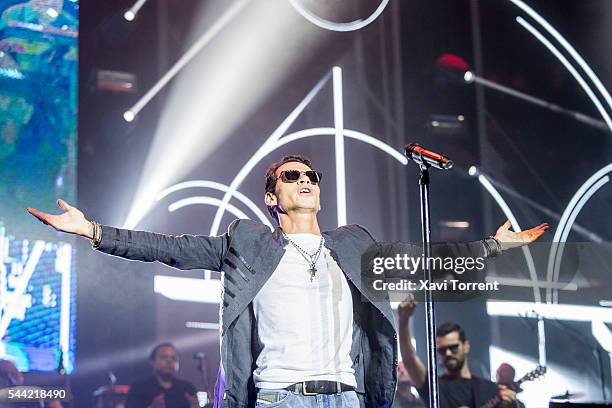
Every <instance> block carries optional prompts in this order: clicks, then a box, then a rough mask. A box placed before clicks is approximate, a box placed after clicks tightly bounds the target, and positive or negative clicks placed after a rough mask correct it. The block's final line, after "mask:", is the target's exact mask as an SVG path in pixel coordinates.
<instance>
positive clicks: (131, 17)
mask: <svg viewBox="0 0 612 408" xmlns="http://www.w3.org/2000/svg"><path fill="white" fill-rule="evenodd" d="M123 18H125V19H126V20H127V21H134V19H135V18H136V13H134V12H133V11H132V10H128V11H126V12H125V13H124V14H123Z"/></svg>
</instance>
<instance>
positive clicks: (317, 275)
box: [28, 156, 547, 407]
mask: <svg viewBox="0 0 612 408" xmlns="http://www.w3.org/2000/svg"><path fill="white" fill-rule="evenodd" d="M321 177H322V175H321V173H319V172H317V171H315V170H314V168H313V166H312V164H311V162H310V161H309V160H308V159H306V158H304V157H303V156H286V157H284V158H283V159H282V160H281V161H280V162H278V163H275V164H274V165H272V166H271V167H270V168H269V169H268V171H267V173H266V187H265V194H264V201H265V204H266V206H267V207H268V210H269V212H270V214H271V215H272V216H273V217H274V219H275V220H276V221H277V223H278V227H277V228H276V230H274V231H270V229H269V228H268V227H267V226H266V225H264V224H262V223H260V222H257V221H252V220H236V221H234V222H233V223H232V224H231V225H230V226H229V229H228V232H227V233H225V234H223V235H221V236H217V237H209V236H202V235H197V236H194V235H182V236H167V235H161V234H154V233H149V232H141V231H127V230H122V229H117V228H112V227H108V226H101V225H99V224H98V223H95V222H92V221H88V220H87V219H86V218H85V216H84V215H83V213H82V212H81V211H79V210H78V209H76V208H74V207H71V206H70V205H68V204H67V203H66V202H64V201H62V200H60V201H59V206H60V207H61V208H62V209H63V210H64V213H63V214H61V215H51V214H46V213H42V212H40V211H38V210H35V209H29V210H28V211H30V213H31V214H32V215H34V216H35V217H37V218H38V219H39V220H41V221H42V222H45V223H47V224H50V225H51V226H52V227H54V228H55V229H57V230H60V231H64V232H70V233H75V234H79V235H81V236H84V237H88V238H90V239H91V240H92V241H93V246H94V248H96V249H97V250H99V251H101V252H105V253H108V254H111V255H116V256H121V257H124V258H128V259H136V260H141V261H147V262H152V261H159V262H163V263H165V264H167V265H170V266H173V267H176V268H180V269H198V268H201V269H209V270H215V271H223V272H224V273H223V278H222V282H223V299H222V302H221V305H220V307H221V319H220V326H221V366H220V371H219V376H218V378H217V385H216V387H215V391H216V392H215V398H216V400H215V405H216V406H221V405H222V406H223V407H253V406H254V405H255V403H256V401H257V403H258V406H265V404H274V406H275V407H294V406H302V405H303V406H311V405H312V404H323V405H324V406H327V405H330V406H335V407H359V406H367V407H381V406H389V405H391V404H392V402H393V396H394V393H395V387H396V364H397V357H398V356H397V340H396V339H397V335H396V330H395V321H394V317H393V313H392V311H391V307H390V304H389V303H388V302H375V301H365V300H363V299H364V296H365V295H364V288H362V287H361V262H360V261H361V254H362V253H364V252H365V251H366V250H367V249H368V248H369V247H370V246H371V245H373V244H375V242H376V241H375V240H374V239H373V238H372V236H371V235H370V233H369V232H368V231H367V230H366V229H365V228H363V227H361V226H359V225H345V226H341V227H339V228H337V229H335V230H332V231H328V232H321V229H320V228H319V223H318V220H317V213H318V212H319V210H320V209H321V205H320V189H319V184H320V183H321ZM546 227H547V226H546V225H545V224H542V225H540V226H538V227H535V228H533V229H531V230H527V231H523V232H520V233H515V232H511V231H510V230H509V225H504V226H502V227H501V228H500V229H499V230H498V233H497V234H496V240H493V239H492V240H490V242H489V243H485V242H482V241H478V242H474V243H470V244H468V245H467V247H468V248H470V249H471V251H473V252H474V253H476V254H478V255H477V256H482V255H483V254H484V253H485V251H486V250H487V248H489V249H491V248H493V247H496V248H499V249H506V248H510V247H514V246H521V245H525V244H527V243H529V242H531V241H533V240H535V239H537V238H538V237H539V236H540V235H541V234H543V233H544V231H545V229H546ZM487 245H488V246H487ZM464 247H466V246H465V245H464ZM411 248H412V250H413V252H414V253H413V254H412V255H414V256H419V255H420V251H419V250H418V249H417V248H416V247H411ZM408 249H410V248H408ZM366 299H367V297H366Z"/></svg>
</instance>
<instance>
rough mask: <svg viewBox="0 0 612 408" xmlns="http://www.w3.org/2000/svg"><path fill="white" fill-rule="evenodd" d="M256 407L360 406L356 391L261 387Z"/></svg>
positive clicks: (332, 407) (356, 407)
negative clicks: (307, 391)
mask: <svg viewBox="0 0 612 408" xmlns="http://www.w3.org/2000/svg"><path fill="white" fill-rule="evenodd" d="M255 407H262V408H263V407H265V408H359V399H358V398H357V393H356V392H355V391H344V392H341V393H339V394H317V395H303V394H301V393H300V394H298V393H296V392H292V391H287V390H268V389H260V390H258V392H257V402H256V403H255Z"/></svg>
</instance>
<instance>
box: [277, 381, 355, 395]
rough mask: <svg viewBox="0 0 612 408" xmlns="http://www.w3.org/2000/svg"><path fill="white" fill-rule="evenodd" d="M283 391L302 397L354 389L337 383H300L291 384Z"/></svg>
mask: <svg viewBox="0 0 612 408" xmlns="http://www.w3.org/2000/svg"><path fill="white" fill-rule="evenodd" d="M285 389H286V390H288V391H293V392H297V393H300V394H303V395H317V394H337V393H340V392H344V391H354V390H355V387H353V386H350V385H347V384H344V383H341V382H338V381H303V382H301V383H295V384H291V385H290V386H288V387H286V388H285Z"/></svg>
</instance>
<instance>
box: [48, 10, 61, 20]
mask: <svg viewBox="0 0 612 408" xmlns="http://www.w3.org/2000/svg"><path fill="white" fill-rule="evenodd" d="M47 15H48V16H49V17H51V18H57V16H59V13H58V12H57V10H56V9H54V8H48V9H47Z"/></svg>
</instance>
